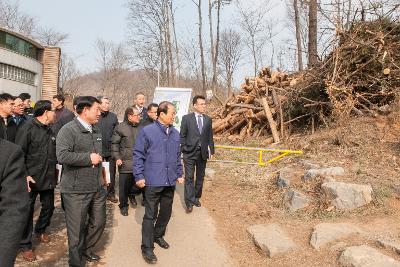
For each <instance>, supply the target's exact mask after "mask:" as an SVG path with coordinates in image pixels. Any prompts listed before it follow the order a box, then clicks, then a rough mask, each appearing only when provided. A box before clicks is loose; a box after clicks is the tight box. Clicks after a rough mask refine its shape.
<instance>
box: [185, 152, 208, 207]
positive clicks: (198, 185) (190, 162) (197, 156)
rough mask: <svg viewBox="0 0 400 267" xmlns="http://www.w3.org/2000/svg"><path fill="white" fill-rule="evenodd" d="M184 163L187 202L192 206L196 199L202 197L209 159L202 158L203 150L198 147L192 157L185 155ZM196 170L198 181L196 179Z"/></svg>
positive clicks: (187, 204) (188, 205)
mask: <svg viewBox="0 0 400 267" xmlns="http://www.w3.org/2000/svg"><path fill="white" fill-rule="evenodd" d="M183 164H184V165H185V192H184V196H185V204H186V206H187V207H191V206H193V203H194V202H195V201H196V199H199V198H201V195H202V192H203V182H204V175H205V172H206V164H207V161H206V160H204V159H203V158H202V156H201V151H200V149H198V150H197V151H196V152H195V153H194V155H193V156H191V157H190V158H186V157H185V155H184V156H183ZM195 170H196V181H194V172H195Z"/></svg>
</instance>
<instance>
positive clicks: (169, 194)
mask: <svg viewBox="0 0 400 267" xmlns="http://www.w3.org/2000/svg"><path fill="white" fill-rule="evenodd" d="M144 192H145V196H146V197H145V201H144V207H145V212H144V216H143V223H142V250H148V249H151V250H153V249H154V239H155V238H159V237H163V236H164V235H165V230H166V229H167V225H168V222H169V219H170V218H171V213H172V203H173V200H174V192H175V186H146V187H145V189H144ZM159 205H160V210H158V206H159Z"/></svg>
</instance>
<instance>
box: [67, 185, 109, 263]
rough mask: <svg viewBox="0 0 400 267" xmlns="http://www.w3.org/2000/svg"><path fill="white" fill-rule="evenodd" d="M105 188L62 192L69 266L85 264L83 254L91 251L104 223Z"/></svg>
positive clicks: (101, 232) (102, 229)
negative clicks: (95, 190)
mask: <svg viewBox="0 0 400 267" xmlns="http://www.w3.org/2000/svg"><path fill="white" fill-rule="evenodd" d="M106 196H107V193H106V190H105V189H104V188H100V189H99V191H98V192H96V193H83V194H75V193H62V194H61V197H62V200H63V204H64V209H65V221H66V224H67V235H68V247H69V266H70V267H72V266H74V267H81V266H85V263H86V261H85V259H84V258H83V254H85V253H86V254H90V253H92V252H93V247H94V246H95V245H96V243H97V242H98V241H99V240H100V237H101V235H102V234H103V231H104V227H105V225H106Z"/></svg>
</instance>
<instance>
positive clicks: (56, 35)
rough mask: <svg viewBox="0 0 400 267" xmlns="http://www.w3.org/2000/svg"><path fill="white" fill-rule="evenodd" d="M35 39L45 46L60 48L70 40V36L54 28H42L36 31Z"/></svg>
mask: <svg viewBox="0 0 400 267" xmlns="http://www.w3.org/2000/svg"><path fill="white" fill-rule="evenodd" d="M34 37H35V39H37V40H38V41H39V42H40V43H41V44H43V45H50V46H60V45H62V44H63V43H64V42H65V41H66V40H67V39H68V34H66V33H61V32H58V31H56V30H55V29H53V28H45V27H40V28H39V29H37V30H36V31H35V33H34Z"/></svg>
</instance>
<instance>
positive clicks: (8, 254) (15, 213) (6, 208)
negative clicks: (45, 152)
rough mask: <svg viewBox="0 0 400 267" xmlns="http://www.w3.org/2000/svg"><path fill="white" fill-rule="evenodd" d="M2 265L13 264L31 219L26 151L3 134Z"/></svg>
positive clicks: (0, 142)
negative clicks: (25, 161) (29, 218)
mask: <svg viewBox="0 0 400 267" xmlns="http://www.w3.org/2000/svg"><path fill="white" fill-rule="evenodd" d="M0 151H2V153H0V236H1V238H0V267H10V266H14V261H15V257H16V255H17V251H18V245H19V242H20V241H21V238H22V234H23V231H24V228H25V225H26V221H27V218H28V213H29V210H28V207H29V193H28V188H27V183H26V179H25V173H24V170H25V164H24V153H23V152H22V150H21V148H20V147H19V146H18V145H15V144H13V143H11V142H8V141H6V140H4V139H2V138H1V137H0Z"/></svg>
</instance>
